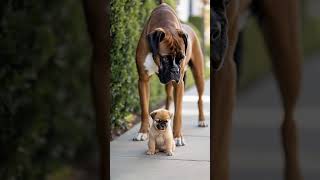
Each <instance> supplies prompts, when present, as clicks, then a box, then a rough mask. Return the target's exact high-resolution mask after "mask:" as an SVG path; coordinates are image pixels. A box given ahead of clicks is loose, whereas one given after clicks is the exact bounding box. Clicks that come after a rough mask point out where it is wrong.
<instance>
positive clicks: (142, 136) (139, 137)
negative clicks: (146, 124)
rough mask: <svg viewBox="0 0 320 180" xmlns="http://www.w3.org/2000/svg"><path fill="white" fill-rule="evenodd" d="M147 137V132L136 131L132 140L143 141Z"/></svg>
mask: <svg viewBox="0 0 320 180" xmlns="http://www.w3.org/2000/svg"><path fill="white" fill-rule="evenodd" d="M147 139H148V134H147V133H140V132H139V133H137V134H136V135H135V136H134V137H133V140H134V141H145V140H147Z"/></svg>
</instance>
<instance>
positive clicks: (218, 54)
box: [210, 0, 228, 70]
mask: <svg viewBox="0 0 320 180" xmlns="http://www.w3.org/2000/svg"><path fill="white" fill-rule="evenodd" d="M227 4H228V1H227V0H217V1H214V3H213V4H212V7H211V10H212V12H211V18H210V24H211V25H212V26H211V27H210V41H211V44H212V45H211V53H210V56H211V57H210V59H211V62H212V65H213V68H214V69H215V70H218V69H220V67H221V66H222V65H223V62H224V58H225V54H226V50H227V46H228V35H227V30H228V29H227V27H228V21H227V15H226V6H227Z"/></svg>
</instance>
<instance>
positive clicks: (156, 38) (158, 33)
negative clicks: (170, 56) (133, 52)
mask: <svg viewBox="0 0 320 180" xmlns="http://www.w3.org/2000/svg"><path fill="white" fill-rule="evenodd" d="M165 35H166V33H165V31H164V29H162V28H157V29H155V30H154V31H152V32H151V33H149V34H148V35H147V38H148V42H149V47H150V50H151V52H152V55H153V58H155V57H156V55H157V54H158V51H159V43H160V42H161V41H162V40H163V38H164V37H165Z"/></svg>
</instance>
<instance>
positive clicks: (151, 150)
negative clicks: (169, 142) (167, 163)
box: [147, 138, 156, 155]
mask: <svg viewBox="0 0 320 180" xmlns="http://www.w3.org/2000/svg"><path fill="white" fill-rule="evenodd" d="M148 148H149V149H148V151H147V154H148V155H153V154H155V153H156V141H155V139H154V138H150V139H149V142H148Z"/></svg>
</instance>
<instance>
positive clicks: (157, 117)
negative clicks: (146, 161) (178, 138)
mask: <svg viewBox="0 0 320 180" xmlns="http://www.w3.org/2000/svg"><path fill="white" fill-rule="evenodd" d="M150 116H151V117H152V120H153V124H152V126H151V128H150V131H149V143H148V147H149V150H148V151H147V154H148V155H153V154H155V153H157V152H159V151H162V152H165V153H167V155H168V156H172V155H173V151H174V150H175V148H176V144H175V142H174V140H173V133H172V128H171V125H170V122H171V119H172V116H173V114H172V113H170V112H169V111H168V110H165V109H158V110H155V111H153V112H151V113H150Z"/></svg>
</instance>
